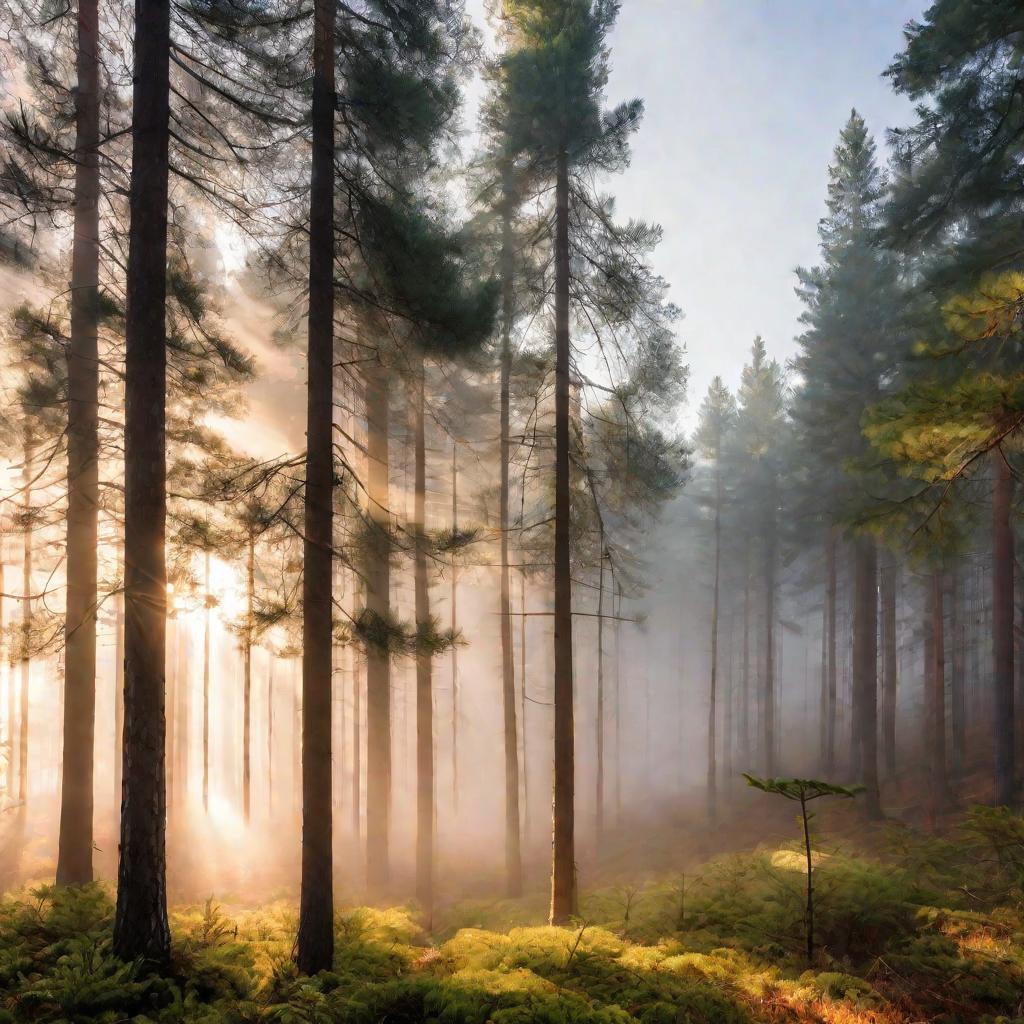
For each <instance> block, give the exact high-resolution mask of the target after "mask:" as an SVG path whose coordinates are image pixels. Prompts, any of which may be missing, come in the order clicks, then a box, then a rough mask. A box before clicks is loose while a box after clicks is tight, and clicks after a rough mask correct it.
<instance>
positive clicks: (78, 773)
mask: <svg viewBox="0 0 1024 1024" xmlns="http://www.w3.org/2000/svg"><path fill="white" fill-rule="evenodd" d="M77 66H78V74H77V79H78V80H77V86H76V89H75V226H74V240H73V242H72V251H71V346H70V349H69V354H68V511H67V550H66V557H67V600H66V605H65V615H64V739H63V745H64V749H63V758H62V768H61V803H60V837H59V841H58V852H57V884H58V885H81V884H84V883H85V882H91V881H92V831H93V736H94V730H95V728H96V577H97V550H98V545H97V536H98V528H99V520H98V515H99V350H98V347H97V338H96V334H97V319H98V304H99V253H100V249H99V192H100V173H99V153H98V147H99V139H100V112H99V11H98V6H97V0H79V4H78V54H77Z"/></svg>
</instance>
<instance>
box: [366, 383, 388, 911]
mask: <svg viewBox="0 0 1024 1024" xmlns="http://www.w3.org/2000/svg"><path fill="white" fill-rule="evenodd" d="M366 374H367V377H366V423H367V427H366V430H367V456H368V458H367V463H368V474H367V477H368V480H367V497H368V501H369V509H368V515H369V518H370V521H371V523H372V527H373V534H372V544H371V551H370V557H369V565H368V566H367V572H366V607H367V611H368V612H369V613H370V615H371V616H372V617H373V618H374V619H375V620H376V621H377V622H378V623H387V622H389V621H390V617H391V596H390V595H391V533H390V529H391V521H390V513H389V496H388V476H389V461H388V434H389V426H388V413H389V408H388V407H389V403H390V398H389V387H388V383H389V382H388V375H387V368H386V367H384V366H383V365H375V366H372V367H369V368H368V369H367V371H366ZM390 803H391V661H390V658H389V656H388V651H387V649H386V648H385V647H381V646H379V645H377V644H374V643H368V644H367V647H366V882H367V885H368V886H369V888H370V890H371V892H374V893H379V892H380V891H381V889H383V888H384V887H385V886H386V885H387V883H388V879H389V876H390V871H389V861H388V857H389V852H388V845H389V844H388V824H389V817H390Z"/></svg>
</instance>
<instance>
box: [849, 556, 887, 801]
mask: <svg viewBox="0 0 1024 1024" xmlns="http://www.w3.org/2000/svg"><path fill="white" fill-rule="evenodd" d="M854 590H855V595H854V596H855V603H854V609H853V637H854V647H853V654H854V666H853V677H854V678H853V685H854V691H855V694H856V708H857V714H858V716H859V720H858V724H857V730H856V733H857V736H858V738H859V742H860V765H861V773H862V780H863V784H864V790H865V792H864V804H865V808H866V812H867V815H868V817H869V818H880V817H881V816H882V807H881V802H880V799H879V793H878V548H877V547H876V545H875V542H874V540H873V539H872V538H871V537H859V538H858V539H857V541H856V545H855V564H854Z"/></svg>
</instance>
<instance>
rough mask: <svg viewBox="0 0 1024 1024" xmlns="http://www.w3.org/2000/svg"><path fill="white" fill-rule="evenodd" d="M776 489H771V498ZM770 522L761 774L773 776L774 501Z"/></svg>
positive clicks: (767, 527)
mask: <svg viewBox="0 0 1024 1024" xmlns="http://www.w3.org/2000/svg"><path fill="white" fill-rule="evenodd" d="M774 493H775V486H774V484H773V485H772V494H773V495H774ZM771 505H772V508H771V511H770V513H769V520H768V522H767V523H765V551H764V648H765V649H764V715H763V718H762V723H761V724H762V729H763V740H762V742H763V745H764V770H765V774H766V775H767V776H768V777H769V778H771V777H772V776H773V775H774V774H775V746H776V744H775V571H776V566H775V559H776V544H777V536H776V533H777V529H778V525H777V523H776V521H775V499H774V497H773V498H772V501H771Z"/></svg>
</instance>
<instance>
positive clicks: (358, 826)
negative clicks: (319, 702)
mask: <svg viewBox="0 0 1024 1024" xmlns="http://www.w3.org/2000/svg"><path fill="white" fill-rule="evenodd" d="M353 654H354V665H353V672H352V837H353V839H354V841H355V844H356V846H357V847H358V846H359V843H360V839H361V837H362V819H363V811H362V775H363V771H362V739H361V737H360V733H361V729H362V716H363V709H362V691H363V687H362V680H361V678H360V676H361V672H360V667H359V657H358V655H356V654H355V652H353Z"/></svg>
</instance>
